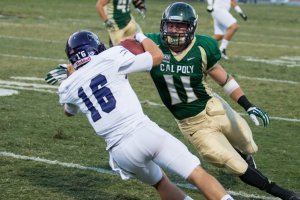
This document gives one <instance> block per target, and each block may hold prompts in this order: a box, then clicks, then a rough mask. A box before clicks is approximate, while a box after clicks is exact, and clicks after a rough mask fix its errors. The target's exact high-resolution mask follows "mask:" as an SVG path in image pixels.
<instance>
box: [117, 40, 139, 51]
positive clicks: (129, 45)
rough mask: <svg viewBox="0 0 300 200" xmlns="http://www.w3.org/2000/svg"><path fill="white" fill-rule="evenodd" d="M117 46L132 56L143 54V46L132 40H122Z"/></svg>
mask: <svg viewBox="0 0 300 200" xmlns="http://www.w3.org/2000/svg"><path fill="white" fill-rule="evenodd" d="M119 45H121V46H123V47H125V48H126V49H128V50H129V51H130V52H131V53H133V54H134V55H138V54H141V53H144V52H145V49H144V47H143V45H142V44H141V43H139V42H138V41H136V40H134V39H126V40H123V41H121V42H120V43H119Z"/></svg>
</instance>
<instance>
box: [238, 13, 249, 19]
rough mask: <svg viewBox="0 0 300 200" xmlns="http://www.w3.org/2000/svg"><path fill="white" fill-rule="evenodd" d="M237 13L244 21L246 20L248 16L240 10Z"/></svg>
mask: <svg viewBox="0 0 300 200" xmlns="http://www.w3.org/2000/svg"><path fill="white" fill-rule="evenodd" d="M239 15H240V16H241V18H243V20H244V21H247V19H248V17H247V15H246V14H245V13H243V12H241V13H239Z"/></svg>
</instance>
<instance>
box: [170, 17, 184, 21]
mask: <svg viewBox="0 0 300 200" xmlns="http://www.w3.org/2000/svg"><path fill="white" fill-rule="evenodd" d="M169 19H170V20H178V21H182V20H183V17H182V16H170V17H169Z"/></svg>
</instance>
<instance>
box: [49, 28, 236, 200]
mask: <svg viewBox="0 0 300 200" xmlns="http://www.w3.org/2000/svg"><path fill="white" fill-rule="evenodd" d="M135 39H136V40H137V41H138V42H140V43H141V44H142V45H143V47H144V49H145V53H142V54H139V55H134V54H132V53H130V52H129V51H128V50H127V49H125V48H124V47H122V46H121V45H118V46H114V47H111V48H110V49H107V50H105V47H104V45H103V43H102V42H101V41H100V40H99V38H98V37H97V36H96V35H95V34H94V33H92V32H89V31H79V32H75V33H74V34H72V35H71V36H70V37H69V39H68V41H67V44H66V54H67V57H68V58H69V61H70V62H71V64H72V65H73V67H74V69H75V71H74V72H73V73H72V74H71V75H69V77H68V78H66V79H65V80H64V81H63V82H62V83H61V85H60V87H59V92H58V94H59V102H60V103H61V104H62V105H63V106H64V111H65V114H66V115H67V116H73V115H75V114H77V113H78V112H80V111H81V112H82V113H84V114H85V115H86V117H87V118H88V121H89V122H90V124H91V126H92V127H93V128H94V130H95V132H96V134H97V135H99V136H100V137H102V138H103V139H104V140H105V141H106V143H107V147H106V149H107V151H108V152H109V157H110V161H109V164H110V166H111V168H112V169H113V170H114V171H116V172H118V173H119V175H120V176H121V178H122V179H125V180H126V179H129V178H131V177H135V178H137V179H139V180H140V181H142V182H144V183H146V184H148V185H152V186H153V187H154V188H155V189H156V190H157V191H158V193H159V195H160V198H161V199H164V200H191V199H192V198H191V197H189V196H187V195H186V194H185V193H183V191H181V190H180V189H179V188H178V187H176V186H175V185H174V184H172V183H171V182H170V181H169V179H168V178H167V176H166V175H164V173H163V171H162V170H161V167H162V168H164V169H167V170H170V171H172V172H174V173H176V174H177V175H180V176H181V177H183V178H184V179H187V180H188V181H189V182H191V183H192V184H194V185H195V186H196V187H197V188H198V189H199V190H200V191H201V192H202V194H203V195H204V196H205V197H206V198H207V199H210V200H232V199H233V198H232V197H231V196H230V195H229V194H227V193H226V191H225V190H224V188H223V187H222V185H221V184H220V183H219V182H218V181H217V180H216V179H215V178H214V177H213V176H211V175H209V174H208V173H207V172H206V171H205V170H204V169H203V168H202V167H201V166H200V161H199V159H198V158H197V157H196V156H194V155H193V154H191V153H190V152H189V151H188V149H187V147H186V146H185V145H184V144H183V143H182V142H180V141H179V140H178V139H176V138H175V137H173V136H172V135H171V134H169V133H167V132H166V131H164V130H163V129H161V128H160V127H158V126H157V124H156V123H154V122H152V121H151V120H150V119H149V118H148V117H147V116H146V115H145V114H144V113H143V110H142V106H141V104H140V102H139V100H138V97H137V96H136V94H135V92H134V91H133V89H132V88H131V86H130V83H129V81H128V78H127V74H129V73H132V72H139V71H149V70H151V68H152V66H154V65H155V66H157V65H159V63H161V61H162V59H163V54H162V52H161V50H160V49H159V48H158V47H157V46H156V44H155V43H154V42H152V41H151V40H150V39H148V38H147V37H145V35H143V34H142V33H137V34H136V35H135ZM56 72H57V70H56V69H54V70H52V71H50V72H49V73H48V75H47V78H46V81H47V82H49V81H50V79H53V78H54V79H55V75H54V74H55V73H56ZM56 78H57V77H56ZM50 82H51V81H50ZM183 160H184V162H182V161H183Z"/></svg>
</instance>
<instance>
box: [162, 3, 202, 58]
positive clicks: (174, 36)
mask: <svg viewBox="0 0 300 200" xmlns="http://www.w3.org/2000/svg"><path fill="white" fill-rule="evenodd" d="M197 20H198V15H197V14H196V11H195V9H194V8H193V7H192V6H191V5H189V4H187V3H184V2H176V3H173V4H171V5H169V6H168V7H167V8H166V9H165V11H164V12H163V14H162V18H161V23H160V36H161V39H162V40H163V41H164V42H165V43H166V45H167V46H168V47H169V48H170V49H171V50H173V51H175V52H180V51H183V50H184V49H185V48H186V47H187V46H188V45H189V44H190V43H191V42H192V40H193V39H194V36H195V31H196V28H197ZM171 23H182V24H187V26H188V29H187V31H186V32H185V33H177V32H169V31H168V25H169V24H171Z"/></svg>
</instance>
